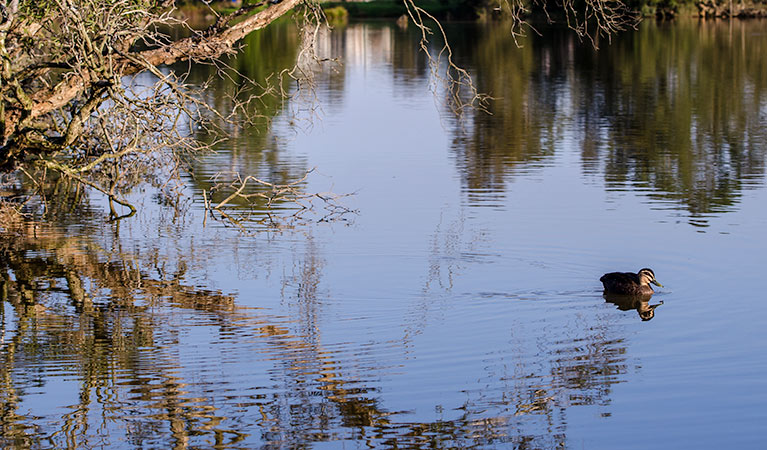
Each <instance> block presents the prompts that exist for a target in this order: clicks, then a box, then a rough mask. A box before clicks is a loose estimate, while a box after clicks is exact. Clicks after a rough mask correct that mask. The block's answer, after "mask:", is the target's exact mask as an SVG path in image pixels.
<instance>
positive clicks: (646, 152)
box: [453, 21, 767, 226]
mask: <svg viewBox="0 0 767 450" xmlns="http://www.w3.org/2000/svg"><path fill="white" fill-rule="evenodd" d="M762 26H763V25H762V24H761V23H760V22H759V21H736V22H718V23H716V24H708V23H707V24H705V26H702V25H701V24H699V23H698V22H694V21H687V22H685V21H682V22H680V23H675V24H673V25H669V24H662V23H654V22H652V21H646V22H645V23H643V24H642V26H641V27H640V29H639V30H638V31H637V32H635V33H627V34H624V35H621V36H618V37H617V38H616V39H615V40H614V42H613V43H611V44H610V45H605V46H603V48H601V49H600V50H599V51H594V50H593V49H592V48H591V47H589V45H588V44H585V43H579V42H578V41H577V38H576V37H575V36H573V35H572V34H570V33H567V32H566V30H557V29H553V30H552V29H546V30H545V32H544V33H543V36H541V37H531V38H529V39H526V40H524V42H523V46H522V47H521V48H518V49H517V48H514V45H513V43H512V42H509V39H508V38H507V33H508V32H507V30H506V29H505V28H504V27H480V28H478V29H476V30H475V31H474V33H475V35H473V36H471V37H470V38H467V39H459V40H455V42H456V43H458V44H459V45H460V46H459V48H457V49H456V54H458V55H464V61H463V63H464V64H466V65H467V66H469V67H471V69H472V71H473V73H476V77H477V82H478V84H479V87H480V90H482V91H484V92H489V93H491V94H492V95H493V96H495V97H497V98H499V99H502V100H500V101H497V102H494V103H492V105H491V110H492V113H493V114H492V115H489V116H488V115H484V114H476V115H474V116H473V118H472V121H471V124H470V125H469V126H467V127H463V128H462V127H455V130H456V132H457V134H456V141H455V145H454V148H453V151H454V152H455V153H456V154H457V155H458V158H457V159H456V161H457V162H458V164H459V167H460V169H461V171H462V174H463V178H464V184H465V190H466V192H467V195H469V197H470V201H472V203H477V204H480V202H481V201H483V200H487V199H488V198H491V197H492V195H488V194H493V193H494V194H495V196H496V197H497V196H503V192H504V191H505V189H506V187H505V183H506V182H507V181H508V179H509V178H510V177H511V176H513V174H514V173H515V171H529V170H535V168H536V167H539V166H541V165H543V164H545V161H546V158H547V157H548V156H550V155H551V154H552V153H553V152H554V151H555V150H556V149H558V148H569V147H571V146H574V145H576V146H579V147H580V152H581V161H582V170H583V172H584V173H585V174H586V175H588V176H604V181H605V184H606V187H607V189H609V190H638V191H641V192H643V193H645V195H647V196H649V197H650V198H651V199H652V200H653V202H654V203H656V204H657V205H659V206H661V207H662V204H663V203H664V202H671V203H672V206H671V207H675V206H673V205H682V206H684V207H685V208H686V209H687V210H688V214H689V222H690V224H692V225H696V226H706V224H707V216H709V215H711V214H716V213H722V212H728V211H731V210H733V208H734V205H735V204H736V203H737V202H738V201H739V199H740V197H741V195H742V191H743V190H744V189H748V188H750V187H753V186H756V185H761V184H762V183H763V178H764V172H765V156H767V149H766V148H765V146H764V145H763V143H764V141H765V139H767V134H766V133H767V132H766V131H765V127H764V126H763V117H764V102H765V95H767V79H766V78H765V77H764V75H763V73H764V70H763V68H764V61H765V56H764V55H766V54H767V39H766V38H765V35H764V33H762V32H761V28H762ZM462 33H463V34H467V33H466V31H465V30H462ZM468 34H471V33H468ZM465 55H471V57H468V56H465ZM563 127H567V128H568V129H569V130H572V131H570V132H571V133H573V134H572V136H567V135H566V134H563V133H562V132H561V130H562V129H563ZM472 199H474V200H472Z"/></svg>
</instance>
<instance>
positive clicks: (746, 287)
mask: <svg viewBox="0 0 767 450" xmlns="http://www.w3.org/2000/svg"><path fill="white" fill-rule="evenodd" d="M765 26H767V23H765V22H760V21H749V22H734V23H732V24H728V23H721V22H713V23H712V22H707V23H698V22H682V23H678V24H668V25H666V24H662V25H657V24H654V23H645V24H643V26H642V27H641V28H640V30H639V31H637V32H635V33H631V34H626V35H622V36H619V37H617V38H615V39H614V41H613V42H612V43H611V44H609V45H608V44H607V43H603V46H602V48H601V49H600V50H599V51H598V52H595V51H594V50H593V49H591V48H590V47H588V46H586V45H581V44H579V43H578V41H577V39H575V38H574V37H573V36H572V35H571V34H568V33H567V32H565V31H562V30H547V31H546V33H545V34H544V36H542V37H540V38H538V37H532V38H530V39H527V40H525V41H523V44H524V45H523V47H522V48H516V47H515V46H514V45H513V43H512V41H511V40H510V39H509V38H508V35H507V30H505V29H503V27H500V28H497V27H484V26H477V25H470V24H451V25H450V26H449V27H448V29H447V31H448V33H449V35H450V36H452V37H453V39H452V41H453V43H454V46H455V52H456V57H457V59H458V62H459V63H460V64H463V65H464V66H465V67H467V68H468V69H469V70H470V71H471V73H472V74H473V75H474V76H475V79H476V80H477V84H478V86H479V88H480V90H481V91H483V92H489V93H490V94H491V95H493V96H495V97H496V98H497V100H496V101H495V102H494V103H492V105H491V110H492V113H493V114H492V115H483V114H479V113H477V114H470V115H469V117H467V118H465V121H464V122H462V123H457V122H456V121H455V120H454V119H452V118H451V117H450V116H449V114H447V113H446V111H445V109H444V107H443V106H441V104H440V99H441V94H440V92H441V91H439V89H438V90H437V94H436V95H433V94H432V93H431V92H430V91H429V78H428V77H429V72H428V65H427V63H426V61H425V59H424V57H423V55H422V54H420V53H418V51H417V47H416V43H417V41H416V40H415V39H416V37H417V36H416V33H415V31H414V30H413V29H412V27H411V28H410V29H408V30H400V29H399V28H396V27H395V26H394V25H393V24H389V23H383V22H380V23H379V22H373V23H358V24H352V25H349V26H348V27H345V28H341V29H339V30H337V32H336V33H335V34H334V35H332V36H330V37H328V36H324V37H323V38H322V40H321V50H322V51H323V52H326V54H329V55H331V56H341V57H342V58H343V60H344V61H345V65H344V66H343V67H341V68H338V69H337V70H327V71H324V72H321V73H319V74H318V79H317V80H318V90H317V95H318V97H319V103H318V104H319V105H320V106H321V113H320V118H319V119H315V121H313V122H311V124H310V126H308V127H307V126H306V123H307V122H300V121H298V122H297V121H296V118H295V117H294V116H293V114H292V113H293V112H295V111H296V110H297V109H299V108H303V107H304V106H302V105H305V104H302V103H297V102H294V103H289V104H286V105H280V104H279V103H276V102H275V103H272V104H268V105H267V107H268V111H269V114H270V115H273V116H274V121H273V123H272V124H271V127H267V126H266V125H263V126H262V127H260V128H257V129H253V130H250V131H246V132H244V133H241V134H239V135H237V136H233V139H232V140H230V141H228V142H227V143H225V144H223V145H222V146H221V147H220V149H219V150H220V151H219V153H218V154H217V155H215V156H214V157H211V158H210V159H208V160H204V161H201V162H200V163H199V166H198V167H197V172H198V175H199V176H198V178H197V179H195V180H191V179H190V180H188V188H187V192H186V193H187V198H192V199H194V200H191V201H189V202H188V203H184V205H186V206H185V207H186V213H185V214H180V215H179V214H176V213H174V211H173V210H172V209H171V208H169V207H167V206H162V204H161V202H158V201H157V198H156V197H154V196H152V195H146V196H142V195H141V194H140V193H137V194H136V195H135V196H134V197H133V200H134V201H136V202H137V203H138V204H139V205H140V206H141V213H140V214H138V215H137V216H136V217H133V218H130V219H128V220H123V221H120V222H117V223H105V217H106V212H105V209H104V208H103V201H102V200H101V199H99V198H97V197H96V196H94V195H91V196H90V197H89V198H86V200H85V202H84V203H81V204H79V206H76V209H75V210H74V213H73V212H72V210H71V209H70V210H61V211H58V210H52V211H51V214H53V216H54V217H58V219H57V221H55V223H52V224H49V225H37V226H35V227H34V229H31V228H32V226H31V225H30V229H28V230H27V233H26V234H25V235H23V236H14V235H8V234H7V235H5V237H4V239H3V240H2V246H0V251H1V252H2V257H3V258H2V267H3V270H2V272H1V274H2V278H3V285H2V295H3V303H2V305H3V309H2V311H1V312H2V315H1V316H0V317H1V318H2V324H3V327H2V336H1V340H0V349H2V350H1V353H0V355H1V356H2V359H3V364H2V369H0V383H2V387H1V388H0V393H1V394H2V402H3V414H2V417H1V418H0V424H1V426H2V430H3V433H2V435H3V437H2V442H3V445H4V446H8V447H11V446H17V447H42V448H63V447H72V448H93V447H110V448H111V447H123V448H133V447H145V448H169V447H173V448H203V447H205V448H207V447H213V446H217V447H226V448H281V447H286V448H293V447H306V448H361V447H375V448H421V447H436V448H464V447H476V448H559V447H563V448H592V449H593V448H605V449H608V448H689V447H696V448H721V447H722V446H725V445H726V446H734V447H737V448H761V447H762V446H763V443H764V440H765V438H766V437H767V431H765V427H764V424H765V423H767V412H765V409H764V405H765V404H767V382H766V381H765V379H764V377H763V375H762V374H763V373H764V372H765V370H767V351H765V350H767V348H765V347H767V345H766V344H767V340H766V338H767V336H766V335H765V325H767V323H766V321H765V319H764V317H765V312H766V311H765V306H764V303H763V297H764V294H763V293H761V292H759V289H760V288H761V286H762V285H763V282H762V278H763V272H764V267H766V266H767V265H766V263H767V256H765V255H767V240H765V239H764V237H763V236H764V230H765V225H767V210H765V208H764V205H765V202H767V190H765V186H764V177H765V165H764V164H765V152H766V151H767V136H766V135H765V133H766V132H765V130H766V129H767V127H765V124H766V123H767V121H766V119H767V100H766V99H767V94H766V93H765V87H766V86H767V48H765V47H767V32H765ZM269 33H273V34H269ZM291 36H292V34H291V31H290V29H289V28H283V27H279V28H274V29H271V31H269V30H267V31H266V32H265V33H264V34H262V35H259V36H256V37H253V38H252V39H251V41H250V42H249V47H248V50H247V51H246V55H248V56H247V57H241V58H240V59H239V60H238V61H237V67H238V68H239V69H240V70H241V71H243V72H244V73H245V74H246V75H248V74H250V75H254V76H255V75H257V74H258V73H261V72H259V71H263V70H265V69H264V67H263V64H262V60H260V57H268V58H274V59H277V62H276V67H275V68H279V67H280V65H289V64H290V63H291V61H292V60H293V59H292V58H295V55H296V51H295V49H296V46H297V45H298V40H297V39H296V38H295V37H293V38H291ZM270 55H271V56H270ZM270 60H271V59H270ZM249 71H253V73H251V72H249ZM199 76H200V78H201V79H202V77H203V76H204V74H202V73H200V74H199ZM225 88H226V86H219V87H217V89H225ZM295 125H298V126H299V127H303V130H299V131H296V127H295ZM313 167H316V170H315V172H313V173H312V174H310V176H309V178H308V179H307V182H306V184H305V188H306V189H307V190H308V191H310V192H314V191H328V190H332V191H333V192H336V193H354V195H353V196H351V197H346V198H343V199H341V200H340V201H341V202H342V204H343V205H345V206H346V207H348V208H350V209H354V210H356V211H357V213H356V214H345V215H343V216H342V217H341V218H340V220H336V221H333V222H320V223H306V222H296V223H293V224H292V228H289V229H280V230H274V229H272V230H271V231H265V230H264V229H263V227H260V226H258V225H255V224H254V225H253V228H254V229H257V230H260V231H258V232H255V233H250V234H248V233H242V232H239V231H238V230H237V229H236V228H233V227H227V226H226V222H219V221H214V220H210V219H209V220H208V221H206V222H205V225H204V226H203V214H202V212H201V201H199V193H200V191H201V189H203V188H205V189H207V187H209V186H210V184H209V183H206V182H205V181H204V175H209V174H213V173H216V172H219V171H225V170H229V169H230V168H237V169H240V170H243V171H246V172H247V173H252V174H256V175H258V176H261V177H263V178H266V179H269V180H272V181H275V182H285V181H289V180H294V179H297V178H300V177H301V176H302V175H303V174H304V172H305V171H306V170H309V169H311V168H313ZM70 207H71V205H70ZM281 207H282V208H287V207H288V206H287V205H283V206H281ZM318 207H319V205H318ZM233 211H235V212H236V209H234V210H233ZM645 266H648V267H651V268H653V270H654V271H655V273H656V275H657V277H658V279H659V281H660V282H661V283H663V284H664V285H665V287H664V288H659V289H657V290H658V292H657V293H656V294H655V295H654V296H653V297H652V299H651V300H650V301H649V302H647V303H645V304H642V303H636V304H633V303H632V304H620V305H616V304H614V303H610V302H608V301H606V300H605V299H604V298H603V297H602V293H601V285H600V283H599V281H598V279H599V277H600V276H601V275H602V274H603V273H605V272H609V271H615V270H621V271H637V270H639V269H640V268H642V267H645ZM648 310H652V311H653V312H654V314H651V316H652V318H651V320H642V317H641V316H640V312H643V313H645V316H646V315H647V313H646V312H647V311H648ZM645 318H646V317H645Z"/></svg>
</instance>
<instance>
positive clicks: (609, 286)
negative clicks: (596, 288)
mask: <svg viewBox="0 0 767 450" xmlns="http://www.w3.org/2000/svg"><path fill="white" fill-rule="evenodd" d="M599 281H601V282H602V284H603V285H604V287H605V293H609V294H622V295H652V294H653V293H654V292H655V291H653V290H652V287H650V283H652V284H654V285H656V286H661V287H663V285H662V284H660V283H658V280H656V279H655V273H653V271H652V270H651V269H647V268H645V269H642V270H640V271H639V272H637V273H631V272H611V273H606V274H604V275H602V278H600V279H599Z"/></svg>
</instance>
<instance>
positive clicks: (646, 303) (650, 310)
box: [602, 293, 663, 321]
mask: <svg viewBox="0 0 767 450" xmlns="http://www.w3.org/2000/svg"><path fill="white" fill-rule="evenodd" d="M602 296H603V297H604V298H605V301H607V302H609V303H612V304H614V305H615V306H617V307H618V309H620V310H621V311H630V310H632V309H635V310H636V312H637V314H639V318H640V319H642V321H647V320H652V318H653V317H655V308H657V307H658V306H660V305H662V304H663V301H660V302H659V303H657V304H655V305H651V304H650V298H652V295H621V294H608V293H605V294H603V295H602Z"/></svg>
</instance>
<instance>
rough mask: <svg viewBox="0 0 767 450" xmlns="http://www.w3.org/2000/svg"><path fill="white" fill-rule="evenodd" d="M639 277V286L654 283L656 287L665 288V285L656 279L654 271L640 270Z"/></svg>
mask: <svg viewBox="0 0 767 450" xmlns="http://www.w3.org/2000/svg"><path fill="white" fill-rule="evenodd" d="M637 275H639V284H642V285H645V284H650V283H652V284H654V285H656V286H660V287H663V285H662V284H660V283H658V280H656V279H655V272H653V271H652V269H648V268H646V267H645V268H644V269H642V270H640V271H639V272H638V273H637Z"/></svg>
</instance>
